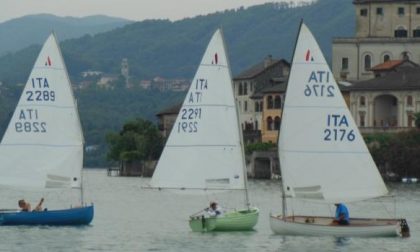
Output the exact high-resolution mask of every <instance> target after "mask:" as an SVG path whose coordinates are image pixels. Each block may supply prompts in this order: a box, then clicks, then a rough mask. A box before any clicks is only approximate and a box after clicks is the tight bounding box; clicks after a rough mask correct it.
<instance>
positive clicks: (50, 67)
mask: <svg viewBox="0 0 420 252" xmlns="http://www.w3.org/2000/svg"><path fill="white" fill-rule="evenodd" d="M33 69H40V70H45V69H47V70H59V71H62V70H64V68H60V67H53V66H34V68H33Z"/></svg>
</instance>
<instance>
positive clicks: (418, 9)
mask: <svg viewBox="0 0 420 252" xmlns="http://www.w3.org/2000/svg"><path fill="white" fill-rule="evenodd" d="M416 14H417V15H419V14H420V7H417V8H416Z"/></svg>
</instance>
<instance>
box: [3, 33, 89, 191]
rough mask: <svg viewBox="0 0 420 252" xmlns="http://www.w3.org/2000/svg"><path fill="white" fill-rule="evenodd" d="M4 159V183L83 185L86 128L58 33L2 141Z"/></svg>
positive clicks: (42, 54) (37, 66) (46, 46)
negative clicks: (82, 171)
mask: <svg viewBox="0 0 420 252" xmlns="http://www.w3.org/2000/svg"><path fill="white" fill-rule="evenodd" d="M0 164H1V166H0V172H1V174H2V176H1V177H0V185H7V186H14V187H38V188H51V187H59V188H68V187H72V188H80V186H81V170H82V166H83V134H82V130H81V126H80V119H79V115H78V111H77V107H76V103H75V100H74V96H73V90H72V86H71V84H70V81H69V78H68V74H67V71H66V67H65V64H64V60H63V58H62V55H61V52H60V49H59V46H58V41H57V39H56V38H55V36H54V34H51V35H50V36H49V37H48V39H47V40H46V42H45V43H44V45H43V47H42V49H41V51H40V53H39V55H38V58H37V59H36V61H35V64H34V67H33V69H32V71H31V73H30V75H29V78H28V81H27V83H26V85H25V87H24V89H23V92H22V95H21V97H20V99H19V102H18V105H17V106H16V109H15V112H14V114H13V116H12V118H11V120H10V122H9V125H8V127H7V129H6V132H5V134H4V136H3V139H2V141H1V143H0ZM54 178H55V179H54ZM57 178H66V179H65V181H63V180H57Z"/></svg>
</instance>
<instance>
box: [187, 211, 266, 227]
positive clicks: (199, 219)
mask: <svg viewBox="0 0 420 252" xmlns="http://www.w3.org/2000/svg"><path fill="white" fill-rule="evenodd" d="M258 215H259V210H258V209H257V208H251V209H249V210H248V209H245V210H239V211H232V212H228V213H225V214H224V215H223V216H218V217H207V216H204V215H199V216H193V217H191V218H190V227H191V229H192V231H194V232H211V231H249V230H252V229H253V228H254V226H255V225H256V224H257V222H258Z"/></svg>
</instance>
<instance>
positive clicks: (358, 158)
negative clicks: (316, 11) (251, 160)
mask: <svg viewBox="0 0 420 252" xmlns="http://www.w3.org/2000/svg"><path fill="white" fill-rule="evenodd" d="M278 145H279V146H278V147H279V148H278V150H279V159H280V168H281V171H282V178H283V189H284V192H285V193H286V194H287V196H290V197H295V198H301V199H310V200H320V201H327V202H349V201H357V200H364V199H369V198H376V197H380V196H383V195H386V194H387V189H386V187H385V184H384V182H383V180H382V178H381V176H380V174H379V172H378V169H377V167H376V165H375V163H374V162H373V159H372V157H371V155H370V153H369V150H368V149H367V146H366V144H365V142H364V140H363V137H362V136H361V134H360V132H359V130H358V127H357V125H356V123H355V122H354V120H353V118H352V115H351V114H350V111H349V109H348V107H347V105H346V103H345V100H344V98H343V96H342V94H341V92H340V89H339V87H338V85H337V83H336V81H335V79H334V77H333V75H332V72H331V70H330V69H329V66H328V64H327V63H326V61H325V58H324V56H323V54H322V52H321V50H320V48H319V46H318V44H317V42H316V41H315V38H314V37H313V35H312V33H311V32H310V31H309V29H308V28H307V27H306V25H305V24H303V23H302V25H301V29H300V32H299V36H298V39H297V43H296V48H295V53H294V57H293V62H292V68H291V71H290V76H289V81H288V87H287V91H286V98H285V102H284V106H283V114H282V124H281V130H280V135H279V143H278ZM310 189H313V190H310ZM315 189H316V190H315Z"/></svg>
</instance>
